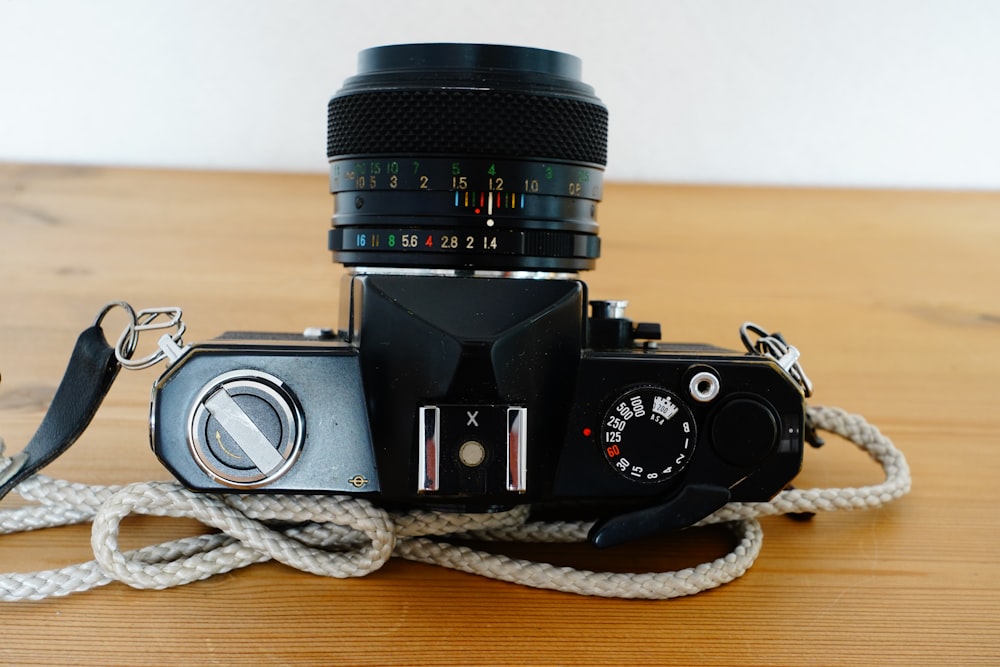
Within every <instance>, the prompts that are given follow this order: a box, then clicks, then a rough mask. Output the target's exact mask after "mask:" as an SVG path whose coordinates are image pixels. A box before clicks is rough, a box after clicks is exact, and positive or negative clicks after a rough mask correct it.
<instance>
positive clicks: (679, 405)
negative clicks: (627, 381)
mask: <svg viewBox="0 0 1000 667" xmlns="http://www.w3.org/2000/svg"><path fill="white" fill-rule="evenodd" d="M696 442H697V432H696V428H695V421H694V415H692V414H691V410H690V409H688V407H687V405H685V404H684V402H683V401H681V400H680V399H679V398H678V397H677V395H676V394H674V393H673V392H670V391H668V390H666V389H663V388H662V387H656V386H645V387H637V388H635V389H631V390H629V391H627V392H625V393H623V394H621V395H620V396H619V397H618V398H616V399H615V400H614V401H612V403H611V406H610V407H609V408H608V410H607V411H606V412H605V413H604V418H603V420H602V422H601V447H602V449H603V451H604V458H605V459H606V460H607V462H608V464H609V465H610V466H611V467H612V469H614V471H615V472H617V473H618V474H619V475H621V476H622V477H624V478H625V479H627V480H629V481H631V482H636V483H639V484H659V483H662V482H665V481H667V480H669V479H672V478H673V477H676V476H677V475H678V474H679V473H680V472H681V471H682V470H683V469H684V468H685V467H686V466H687V464H688V462H690V460H691V455H692V454H693V453H694V447H695V443H696Z"/></svg>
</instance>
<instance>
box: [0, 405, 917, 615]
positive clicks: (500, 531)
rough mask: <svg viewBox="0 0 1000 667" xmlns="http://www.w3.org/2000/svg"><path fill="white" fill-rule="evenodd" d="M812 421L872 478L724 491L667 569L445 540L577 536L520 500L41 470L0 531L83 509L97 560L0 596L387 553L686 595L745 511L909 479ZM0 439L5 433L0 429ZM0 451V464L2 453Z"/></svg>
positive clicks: (727, 573) (503, 573)
mask: <svg viewBox="0 0 1000 667" xmlns="http://www.w3.org/2000/svg"><path fill="white" fill-rule="evenodd" d="M809 416H810V418H811V419H812V420H813V421H814V423H815V425H816V426H817V427H818V428H820V429H823V430H827V431H830V432H833V433H837V434H839V435H841V436H843V437H845V438H847V439H849V440H851V441H852V442H854V443H856V444H857V445H858V446H859V447H860V448H861V449H862V450H863V451H866V452H867V453H868V454H869V455H870V456H872V458H873V459H875V461H877V462H878V463H879V464H880V465H881V466H882V468H883V469H884V471H885V474H886V480H885V481H884V482H883V483H880V484H876V485H871V486H865V487H860V488H846V489H792V490H787V491H783V492H782V493H780V494H778V496H776V497H775V499H773V500H772V501H770V502H766V503H730V504H729V505H727V506H726V507H724V508H722V509H721V510H719V511H718V512H716V513H715V514H713V515H711V516H710V517H707V518H706V519H704V520H703V521H702V522H700V524H699V525H701V524H709V523H719V522H729V523H730V525H731V527H732V528H733V529H734V530H735V531H736V532H737V534H738V538H739V539H738V543H737V545H736V547H735V548H734V549H733V550H732V551H731V552H730V553H729V554H727V555H726V556H724V557H722V558H718V559H716V560H714V561H711V562H708V563H703V564H701V565H698V566H696V567H693V568H687V569H683V570H678V571H673V572H646V573H618V572H592V571H588V570H577V569H573V568H567V567H559V566H555V565H552V564H549V563H537V562H531V561H527V560H523V559H516V558H511V557H508V556H504V555H499V554H494V553H489V552H486V551H482V550H477V549H473V548H471V547H469V546H465V545H460V544H454V543H450V542H446V541H442V540H441V539H439V538H441V537H444V536H448V537H449V538H452V539H459V540H465V539H476V540H495V541H525V542H563V543H565V542H579V541H583V540H585V539H586V537H587V533H588V531H589V530H590V527H591V525H592V524H591V523H588V522H535V521H528V511H529V508H527V507H519V508H516V509H514V510H512V511H510V512H501V513H494V514H453V513H438V512H426V511H413V512H409V513H406V514H397V515H390V514H389V513H388V512H386V511H385V510H383V509H381V508H378V507H376V506H375V505H372V504H371V503H369V502H367V501H365V500H362V499H359V498H349V497H342V496H300V495H283V496H278V495H243V496H239V495H208V494H196V493H192V492H190V491H187V490H186V489H184V488H182V487H181V486H180V485H178V484H176V483H172V482H171V483H168V482H146V483H139V484H132V485H129V486H126V487H123V488H122V487H101V486H88V485H84V484H74V483H70V482H65V481H62V480H54V479H51V478H48V477H44V476H41V475H38V476H35V477H32V478H31V479H29V480H26V481H25V482H23V483H22V484H21V485H20V486H18V487H17V489H16V490H17V492H18V493H19V494H20V495H22V496H24V497H25V498H27V499H29V500H32V501H34V502H36V503H39V504H38V505H35V506H29V507H18V508H14V509H9V510H0V532H6V533H10V532H17V531H23V530H34V529H38V528H43V527H50V526H56V525H66V524H70V523H80V522H84V521H90V520H92V521H93V524H94V525H93V532H92V539H91V544H92V547H93V550H94V554H95V557H96V558H95V560H93V561H90V562H87V563H81V564H78V565H71V566H68V567H65V568H60V569H57V570H48V571H45V572H35V573H28V574H19V573H12V574H0V599H3V600H23V599H41V598H44V597H49V596H56V595H67V594H69V593H74V592H79V591H84V590H88V589H90V588H93V587H96V586H101V585H104V584H107V583H109V582H111V581H122V582H124V583H127V584H129V585H131V586H134V587H137V588H153V589H161V588H167V587H170V586H177V585H181V584H185V583H190V582H193V581H197V580H200V579H205V578H207V577H211V576H213V575H215V574H220V573H223V572H229V571H232V570H234V569H237V568H241V567H245V566H246V565H250V564H252V563H257V562H263V561H266V560H270V559H275V560H278V561H279V562H282V563H284V564H286V565H289V566H291V567H294V568H297V569H301V570H303V571H306V572H311V573H314V574H319V575H323V576H330V577H355V576H363V575H366V574H368V573H370V572H373V571H375V570H377V569H379V568H380V567H381V566H382V565H383V564H384V563H385V562H386V561H387V560H388V559H389V558H390V557H391V556H392V555H396V556H399V557H402V558H406V559H409V560H415V561H419V562H424V563H433V564H436V565H441V566H444V567H449V568H453V569H457V570H461V571H463V572H469V573H473V574H479V575H482V576H486V577H491V578H495V579H500V580H502V581H508V582H513V583H519V584H522V585H525V586H532V587H536V588H546V589H551V590H558V591H564V592H571V593H577V594H581V595H597V596H605V597H622V598H646V599H667V598H672V597H678V596H682V595H691V594H693V593H697V592H700V591H703V590H707V589H709V588H714V587H716V586H720V585H722V584H725V583H728V582H730V581H733V580H734V579H736V578H738V577H740V576H742V575H743V573H745V572H746V570H747V569H748V568H749V567H750V566H751V565H752V564H753V562H754V560H755V559H756V557H757V555H758V554H759V552H760V549H761V544H762V540H763V531H762V529H761V526H760V524H759V523H758V522H757V521H756V519H755V517H759V516H767V515H773V514H782V513H801V512H819V511H831V510H842V509H864V508H870V507H878V506H880V505H883V504H885V503H887V502H890V501H891V500H894V499H896V498H899V497H900V496H902V495H904V494H905V493H906V492H907V491H909V489H910V473H909V467H908V466H907V464H906V460H905V458H904V457H903V455H902V453H900V452H899V451H898V450H897V449H896V448H895V447H894V446H893V444H892V442H891V441H890V440H889V439H888V438H886V437H885V436H883V435H882V434H881V433H879V431H878V429H876V428H874V427H873V426H871V425H869V424H867V423H866V422H865V421H864V420H863V419H862V418H861V417H859V416H857V415H850V414H848V413H845V412H844V411H842V410H839V409H836V408H810V409H809ZM0 447H2V442H0ZM3 463H4V461H3V459H0V468H2V466H3ZM133 513H138V514H147V515H153V516H171V517H189V518H195V519H197V520H198V521H201V522H202V523H204V524H205V525H207V526H210V527H212V528H214V529H217V530H219V531H221V532H218V533H214V532H213V533H209V534H206V535H199V536H195V537H187V538H182V539H179V540H174V541H172V542H167V543H164V544H158V545H151V546H147V547H143V548H141V549H137V550H134V551H130V552H124V553H123V552H121V551H120V550H119V548H118V535H119V530H120V524H121V520H122V519H124V518H125V517H127V516H129V515H131V514H133Z"/></svg>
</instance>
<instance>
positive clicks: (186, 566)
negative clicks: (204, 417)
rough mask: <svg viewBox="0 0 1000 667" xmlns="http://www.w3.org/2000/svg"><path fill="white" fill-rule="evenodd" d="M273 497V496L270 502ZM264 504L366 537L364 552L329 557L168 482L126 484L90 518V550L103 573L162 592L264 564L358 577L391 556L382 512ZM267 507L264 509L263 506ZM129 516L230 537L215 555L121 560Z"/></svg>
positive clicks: (327, 503)
mask: <svg viewBox="0 0 1000 667" xmlns="http://www.w3.org/2000/svg"><path fill="white" fill-rule="evenodd" d="M276 498H277V497H276V496H271V497H270V499H271V500H272V501H273V500H274V499H276ZM280 498H281V500H280V502H267V497H264V496H262V497H261V499H263V500H265V503H263V504H262V505H263V511H262V513H263V514H264V515H265V516H267V518H268V519H269V520H279V521H302V520H311V519H314V518H315V517H317V516H322V517H323V518H324V519H326V520H328V521H329V522H331V523H336V524H338V525H342V526H347V527H349V528H351V529H353V530H356V531H359V532H361V533H363V534H364V535H365V536H366V537H368V538H369V540H370V542H369V545H368V546H367V547H362V548H359V549H356V550H353V551H347V552H331V551H327V550H324V549H318V548H315V547H313V546H311V545H309V544H306V543H303V542H300V541H298V540H296V539H294V538H292V537H289V536H288V535H285V534H283V533H281V532H280V531H277V530H274V529H272V528H269V527H268V526H267V524H266V523H264V522H263V521H261V520H259V519H256V518H253V517H251V516H248V515H247V514H245V513H243V512H240V511H239V510H238V509H236V508H234V507H231V506H230V505H228V504H226V502H225V501H224V500H223V499H222V498H221V497H219V496H214V495H200V494H194V493H191V492H190V491H188V490H187V489H184V488H183V487H181V486H179V485H177V484H175V483H171V482H149V483H140V484H132V485H129V486H127V487H125V488H124V489H122V490H121V491H119V492H118V493H116V494H114V495H113V496H112V497H111V498H110V499H109V501H108V502H107V503H105V504H104V505H102V506H101V509H100V510H99V511H98V513H97V515H96V516H95V517H94V529H93V533H92V538H91V546H92V547H93V549H94V555H95V556H96V557H97V562H98V563H100V565H101V567H102V568H103V569H104V570H105V572H107V573H108V574H110V575H111V576H113V577H114V578H115V579H118V580H119V581H123V582H125V583H127V584H129V585H130V586H134V587H136V588H168V587H171V586H177V585H180V584H186V583H190V582H192V581H198V580H200V579H206V578H208V577H211V576H213V575H216V574H220V573H223V572H229V571H231V570H233V569H236V568H240V567H245V566H247V565H250V564H251V563H255V562H260V561H265V560H269V559H272V558H273V559H274V560H277V561H279V562H281V563H285V564H286V565H290V566H292V567H295V568H297V569H300V570H303V571H305V572H311V573H312V574H318V575H323V576H327V577H337V578H346V577H359V576H364V575H366V574H368V573H370V572H373V571H375V570H377V569H379V568H381V567H382V565H384V564H385V562H386V561H388V560H389V557H390V556H391V555H392V550H393V547H394V546H395V532H394V530H393V526H392V521H391V519H390V518H389V515H388V513H386V512H385V510H382V509H379V508H377V507H375V506H374V505H372V504H371V503H369V502H367V501H364V500H360V499H347V498H340V497H331V496H322V497H321V496H293V495H289V496H281V497H280ZM267 505H270V507H268V506H267ZM132 513H139V514H148V515H153V516H173V517H189V518H194V519H197V520H198V521H200V522H202V523H204V524H205V525H208V526H212V527H213V528H217V529H219V530H221V531H222V533H223V534H224V535H227V536H228V539H226V540H225V541H224V542H223V543H221V544H220V545H219V546H217V547H216V548H215V549H213V550H209V551H205V552H201V553H195V554H186V553H182V554H181V555H182V556H183V557H181V558H174V557H172V556H171V555H169V554H163V555H161V554H158V553H157V554H153V558H152V559H150V558H148V557H146V558H141V557H136V555H133V557H131V558H129V557H126V555H125V554H123V553H121V552H120V551H119V550H118V528H119V525H120V522H121V520H122V519H124V518H125V517H127V516H129V515H130V514H132Z"/></svg>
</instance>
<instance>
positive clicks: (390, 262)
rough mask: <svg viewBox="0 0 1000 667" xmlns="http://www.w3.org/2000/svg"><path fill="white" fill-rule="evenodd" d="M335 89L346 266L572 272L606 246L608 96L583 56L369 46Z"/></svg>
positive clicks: (338, 227) (336, 187) (334, 133)
mask: <svg viewBox="0 0 1000 667" xmlns="http://www.w3.org/2000/svg"><path fill="white" fill-rule="evenodd" d="M358 62H359V67H358V74H357V75H355V76H353V77H351V78H349V79H348V80H347V81H346V82H345V84H344V86H343V88H341V90H340V91H338V92H337V93H336V95H334V96H333V98H332V99H331V100H330V103H329V107H328V111H329V117H328V135H327V157H328V158H329V161H330V191H331V193H332V194H333V196H334V214H333V228H332V229H331V231H330V239H329V240H330V249H331V250H332V251H333V256H334V259H335V260H336V261H338V262H341V263H343V264H345V265H347V266H355V267H393V268H426V269H454V270H460V271H466V270H489V271H546V272H549V271H554V272H567V271H578V270H585V269H590V268H593V266H594V263H595V260H596V259H597V257H598V255H599V254H600V239H599V238H598V236H597V222H596V203H597V202H598V201H599V200H600V199H601V191H602V180H603V170H604V165H605V163H606V156H607V110H606V109H605V107H604V105H603V104H602V103H601V101H600V100H599V99H597V97H595V96H594V92H593V89H592V88H591V87H590V86H588V85H586V84H584V83H583V82H582V81H581V80H580V71H581V65H580V60H579V59H577V58H575V57H574V56H570V55H567V54H564V53H558V52H555V51H546V50H542V49H533V48H525V47H513V46H496V45H482V44H406V45H398V46H384V47H378V48H374V49H367V50H365V51H362V52H361V54H360V55H359V58H358Z"/></svg>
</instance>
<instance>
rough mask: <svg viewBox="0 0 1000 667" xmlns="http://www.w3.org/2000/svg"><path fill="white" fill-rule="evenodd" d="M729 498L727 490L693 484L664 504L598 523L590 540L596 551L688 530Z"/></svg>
mask: <svg viewBox="0 0 1000 667" xmlns="http://www.w3.org/2000/svg"><path fill="white" fill-rule="evenodd" d="M729 495H730V494H729V489H727V488H726V487H724V486H714V485H711V484H692V485H691V486H688V487H685V488H684V489H683V490H682V491H681V492H680V493H678V494H677V495H676V496H674V497H673V498H671V499H670V500H668V501H667V502H665V503H661V504H659V505H652V506H650V507H644V508H642V509H639V510H634V511H632V512H627V513H625V514H619V515H617V516H612V517H608V518H606V519H602V520H600V521H598V522H597V523H595V524H594V526H593V527H592V528H591V529H590V533H589V534H588V535H587V539H588V540H590V543H591V544H593V545H594V546H595V547H613V546H616V545H619V544H624V543H625V542H631V541H632V540H637V539H641V538H643V537H654V536H656V535H662V534H664V533H668V532H671V531H674V530H680V529H681V528H687V527H688V526H690V525H692V524H694V523H697V522H698V521H700V520H701V519H704V518H705V517H706V516H708V515H709V514H711V513H712V512H715V511H716V510H718V509H720V508H721V507H722V506H723V505H725V504H726V503H728V502H729Z"/></svg>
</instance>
